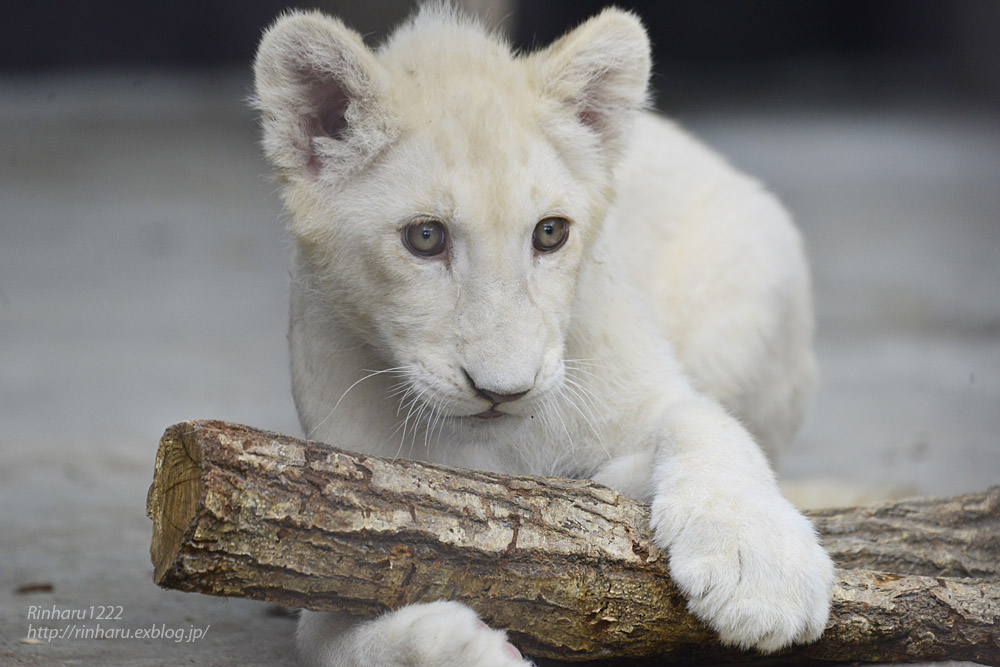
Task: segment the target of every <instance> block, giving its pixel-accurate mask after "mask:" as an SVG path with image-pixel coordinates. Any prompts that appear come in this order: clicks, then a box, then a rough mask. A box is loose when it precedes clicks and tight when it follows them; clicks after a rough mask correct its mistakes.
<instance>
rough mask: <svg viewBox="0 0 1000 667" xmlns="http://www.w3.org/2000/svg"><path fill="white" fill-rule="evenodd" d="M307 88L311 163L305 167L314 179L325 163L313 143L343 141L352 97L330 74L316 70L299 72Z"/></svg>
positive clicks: (306, 118)
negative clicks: (325, 138)
mask: <svg viewBox="0 0 1000 667" xmlns="http://www.w3.org/2000/svg"><path fill="white" fill-rule="evenodd" d="M299 76H300V77H301V81H302V84H303V86H305V88H306V95H307V98H306V99H307V101H308V109H309V113H308V114H307V116H306V117H305V119H304V121H305V124H306V131H307V132H308V133H309V159H308V162H307V163H306V167H307V168H308V169H309V173H310V174H312V175H313V176H318V175H319V173H320V171H321V170H322V166H323V165H322V163H321V161H320V157H319V155H317V153H316V146H315V144H314V142H313V139H314V138H316V137H329V138H331V139H342V138H343V135H344V132H345V131H346V130H347V107H348V106H349V105H350V102H351V100H350V97H349V95H348V93H347V89H346V88H344V86H343V85H341V83H340V82H339V81H337V80H336V79H334V78H332V77H330V76H329V75H328V74H324V73H321V72H317V71H316V70H314V69H303V70H300V71H299Z"/></svg>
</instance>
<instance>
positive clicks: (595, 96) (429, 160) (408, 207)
mask: <svg viewBox="0 0 1000 667" xmlns="http://www.w3.org/2000/svg"><path fill="white" fill-rule="evenodd" d="M649 68H650V59H649V45H648V41H647V38H646V35H645V32H644V30H643V28H642V25H641V24H640V23H639V21H638V20H637V19H636V18H635V17H633V16H632V15H631V14H628V13H625V12H622V11H617V10H608V11H605V12H604V13H602V14H600V15H599V16H597V17H595V18H593V19H591V20H589V21H588V22H586V23H584V24H583V25H581V26H580V27H579V28H577V29H576V30H574V31H572V32H570V33H569V34H567V35H566V36H565V37H563V38H562V39H560V40H558V41H557V42H555V43H554V44H552V45H551V46H549V47H548V48H546V49H544V50H542V51H539V52H535V53H532V54H528V55H520V54H516V53H513V52H512V51H511V49H510V47H509V46H508V45H506V44H505V43H504V42H503V41H502V40H499V39H497V38H496V37H493V36H490V35H489V34H487V33H486V32H485V31H483V30H482V29H481V28H479V27H477V26H475V25H473V24H472V23H470V22H469V21H466V20H464V19H462V18H460V17H456V16H455V15H454V13H453V12H451V11H450V10H448V9H447V8H443V7H442V6H439V5H434V6H430V7H425V8H424V9H423V10H421V11H420V12H419V13H418V14H417V15H416V17H415V18H413V19H412V20H411V21H410V22H409V23H407V24H406V25H404V26H403V27H402V28H400V29H399V30H397V31H396V32H395V34H394V35H393V36H392V37H391V38H390V39H389V40H388V41H387V43H386V44H384V45H383V46H382V47H380V48H379V49H377V50H371V49H369V48H368V47H367V46H366V45H365V44H364V42H363V41H362V38H361V37H360V35H358V34H357V33H356V32H354V31H352V30H350V29H349V28H347V27H345V26H344V25H343V24H342V23H341V22H340V21H338V20H336V19H333V18H329V17H327V16H324V15H322V14H318V13H291V14H288V15H286V16H283V17H282V18H280V19H279V20H278V21H277V22H276V23H275V24H274V25H273V26H272V27H271V28H270V29H269V30H268V31H267V33H266V35H265V36H264V38H263V40H262V42H261V45H260V49H259V51H258V54H257V58H256V63H255V74H256V101H257V105H258V108H259V109H260V111H261V114H262V122H263V129H264V147H265V150H266V153H267V156H268V158H269V160H270V161H271V163H272V164H273V166H274V168H275V170H276V172H277V174H278V176H279V179H280V180H281V181H282V183H283V196H284V201H285V204H286V207H287V209H288V212H289V216H290V220H289V227H290V230H291V234H292V237H293V238H294V240H295V243H296V246H297V252H298V267H297V271H298V272H299V273H300V274H305V275H304V276H298V278H300V279H303V280H308V283H309V285H310V293H311V297H310V299H311V301H310V308H312V309H318V310H320V311H322V316H323V317H324V318H325V319H326V321H328V322H330V323H331V326H337V327H339V328H340V329H341V330H348V331H350V332H352V334H354V335H356V336H357V337H360V338H361V339H362V340H364V341H365V343H366V344H367V345H369V346H371V348H372V349H374V350H376V351H377V354H378V356H379V357H380V358H381V359H382V360H383V361H384V362H385V364H386V365H387V366H391V367H401V368H407V369H411V371H410V373H409V375H410V381H411V382H412V383H413V385H414V387H415V389H416V390H417V391H421V392H424V393H425V395H426V397H427V398H432V399H433V400H435V401H436V402H437V403H438V404H440V405H447V406H448V410H449V412H450V414H453V415H459V416H461V415H477V416H484V417H485V416H498V415H499V414H504V413H510V414H518V413H519V411H522V412H523V411H524V410H526V409H527V408H526V407H525V406H530V405H531V402H532V401H533V400H539V399H540V398H541V397H543V396H544V395H545V394H546V393H547V392H548V391H550V390H551V389H552V388H554V387H556V386H558V385H559V383H560V382H561V381H562V378H563V373H564V367H563V353H564V344H565V340H566V337H567V329H568V327H569V326H570V319H571V314H572V304H573V301H574V297H575V290H576V283H577V275H578V273H579V271H580V268H581V265H582V263H583V262H584V261H585V258H586V257H587V256H588V253H589V252H590V251H591V248H592V246H593V245H594V244H595V242H596V241H597V239H598V236H599V233H600V227H601V222H602V219H603V217H604V213H605V210H606V208H607V207H608V205H609V203H610V202H611V200H612V198H613V179H612V172H613V169H614V167H615V165H616V163H617V161H618V159H619V157H620V155H621V154H622V152H623V150H624V148H625V145H626V139H627V133H628V129H629V126H630V121H631V120H632V118H633V117H634V115H635V113H636V111H637V110H638V109H640V108H641V107H642V106H643V105H644V103H645V98H646V84H647V79H648V76H649ZM293 326H294V323H293ZM425 400H426V399H425ZM498 407H499V408H500V409H499V410H498V409H497V408H498Z"/></svg>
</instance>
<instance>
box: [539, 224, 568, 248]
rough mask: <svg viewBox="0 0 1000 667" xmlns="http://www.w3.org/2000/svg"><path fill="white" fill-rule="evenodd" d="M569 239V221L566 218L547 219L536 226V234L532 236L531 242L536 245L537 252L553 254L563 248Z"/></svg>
mask: <svg viewBox="0 0 1000 667" xmlns="http://www.w3.org/2000/svg"><path fill="white" fill-rule="evenodd" d="M568 237H569V220H567V219H566V218H545V219H544V220H542V221H541V222H539V223H538V224H537V225H535V233H534V234H532V235H531V240H532V242H533V243H534V245H535V250H537V251H539V252H552V251H554V250H558V249H559V248H561V247H562V245H563V244H564V243H566V239H567V238H568Z"/></svg>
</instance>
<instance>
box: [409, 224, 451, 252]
mask: <svg viewBox="0 0 1000 667" xmlns="http://www.w3.org/2000/svg"><path fill="white" fill-rule="evenodd" d="M447 238H448V235H447V234H446V233H445V229H444V225H443V224H441V223H440V222H438V221H437V220H421V221H420V222H415V223H413V224H411V225H407V226H406V227H405V228H404V229H403V245H405V246H406V248H407V249H408V250H409V251H410V252H412V253H413V254H414V255H419V256H421V257H433V256H434V255H440V254H441V253H442V252H443V251H444V247H445V241H446V240H447Z"/></svg>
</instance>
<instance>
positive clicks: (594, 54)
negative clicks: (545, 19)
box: [531, 8, 652, 156]
mask: <svg viewBox="0 0 1000 667" xmlns="http://www.w3.org/2000/svg"><path fill="white" fill-rule="evenodd" d="M531 57H532V58H533V59H535V62H536V63H537V64H536V76H537V77H538V82H539V84H540V86H541V88H542V90H543V91H544V92H545V93H546V94H548V95H550V96H553V97H555V98H556V99H557V100H558V101H559V102H560V103H562V104H565V105H568V106H569V107H571V108H572V109H573V111H574V112H575V114H576V117H577V119H578V120H579V121H580V122H581V123H583V124H584V125H585V126H587V127H589V128H590V129H591V130H593V131H594V132H595V133H596V134H597V136H598V138H599V139H600V141H601V144H602V146H603V147H604V149H605V151H606V152H607V153H609V154H610V155H613V156H616V155H617V154H618V152H619V151H620V150H621V148H622V144H623V141H624V134H625V132H626V131H627V129H628V127H629V126H630V125H631V122H632V120H633V118H634V116H635V112H636V111H638V110H639V109H642V108H643V107H645V106H646V105H647V104H648V97H647V88H648V83H649V74H650V69H651V67H652V63H651V57H650V45H649V38H648V37H647V35H646V29H645V28H644V27H643V25H642V22H641V21H640V20H639V19H638V18H637V17H636V16H635V15H634V14H632V13H630V12H627V11H623V10H621V9H616V8H609V9H606V10H604V11H603V12H601V13H600V14H598V15H597V16H594V17H593V18H591V19H589V20H587V21H585V22H584V23H583V24H582V25H580V26H579V27H577V28H576V29H574V30H571V31H570V32H568V33H567V34H566V35H564V36H562V37H561V38H560V39H558V40H556V41H555V42H553V43H552V44H551V45H550V46H549V47H547V48H546V49H544V50H542V51H540V52H538V53H535V54H533V55H532V56H531Z"/></svg>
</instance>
